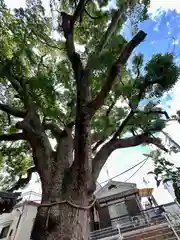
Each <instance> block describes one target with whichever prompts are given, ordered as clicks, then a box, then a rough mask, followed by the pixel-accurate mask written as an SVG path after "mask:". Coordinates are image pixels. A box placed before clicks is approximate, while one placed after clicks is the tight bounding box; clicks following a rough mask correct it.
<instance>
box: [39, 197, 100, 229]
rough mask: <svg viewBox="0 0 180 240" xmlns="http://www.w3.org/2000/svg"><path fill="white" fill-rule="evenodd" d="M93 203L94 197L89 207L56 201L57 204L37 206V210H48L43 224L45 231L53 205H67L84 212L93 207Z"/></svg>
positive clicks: (66, 201) (65, 201)
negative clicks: (43, 208) (42, 208)
mask: <svg viewBox="0 0 180 240" xmlns="http://www.w3.org/2000/svg"><path fill="white" fill-rule="evenodd" d="M95 202H96V198H95V197H94V200H93V201H92V203H91V204H90V205H89V206H81V205H78V204H75V203H73V202H71V201H68V200H63V201H58V202H53V203H43V204H41V205H39V206H38V209H39V208H41V207H47V208H48V212H47V217H46V224H45V228H46V230H47V228H48V223H49V215H50V211H51V208H50V207H52V206H55V205H60V204H68V205H70V206H71V207H73V208H77V209H82V210H86V211H87V210H89V209H90V208H92V207H93V205H94V204H95Z"/></svg>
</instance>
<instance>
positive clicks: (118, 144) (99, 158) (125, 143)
mask: <svg viewBox="0 0 180 240" xmlns="http://www.w3.org/2000/svg"><path fill="white" fill-rule="evenodd" d="M144 143H146V144H154V145H156V146H157V147H159V148H160V149H162V150H163V151H166V152H167V151H168V150H167V149H166V148H165V147H164V146H163V145H162V144H161V141H160V139H158V138H154V137H151V136H150V135H149V134H147V133H144V134H141V135H137V136H132V137H129V138H124V139H111V140H110V141H109V142H107V143H106V144H104V145H103V146H102V148H101V149H100V150H99V152H98V153H97V154H96V156H95V157H94V159H93V179H95V180H96V179H97V178H98V176H99V173H100V171H101V169H102V167H103V166H104V164H105V162H106V160H107V159H108V157H109V156H110V154H111V153H112V152H113V151H114V150H116V149H121V148H127V147H135V146H138V145H141V144H144Z"/></svg>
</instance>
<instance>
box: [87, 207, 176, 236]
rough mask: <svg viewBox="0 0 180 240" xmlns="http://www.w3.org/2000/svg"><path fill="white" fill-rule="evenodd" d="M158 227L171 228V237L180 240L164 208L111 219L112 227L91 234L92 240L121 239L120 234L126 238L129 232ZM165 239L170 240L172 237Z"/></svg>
mask: <svg viewBox="0 0 180 240" xmlns="http://www.w3.org/2000/svg"><path fill="white" fill-rule="evenodd" d="M179 218H180V217H179ZM157 225H159V226H161V227H163V226H165V228H166V229H168V227H169V228H170V233H171V234H170V236H171V235H172V236H173V237H175V239H179V238H177V237H178V233H176V228H175V227H174V225H173V224H172V222H171V218H170V217H169V216H168V215H167V214H164V211H163V208H162V206H159V207H155V208H150V209H147V210H144V211H141V212H140V213H139V214H138V215H136V216H133V217H131V216H128V215H125V216H122V217H118V218H113V219H111V226H109V227H107V228H102V229H99V230H95V231H92V232H91V233H90V239H91V240H98V239H102V238H109V237H111V236H119V237H118V239H120V234H119V232H121V235H122V236H124V235H126V234H127V233H128V232H133V231H137V232H141V230H142V229H146V230H148V229H151V228H153V229H155V227H156V226H157ZM153 231H154V230H153ZM165 234H166V233H165ZM122 239H124V238H122ZM132 239H133V238H132ZM143 239H146V238H143ZM149 239H150V240H151V237H149ZM164 239H170V237H169V238H164Z"/></svg>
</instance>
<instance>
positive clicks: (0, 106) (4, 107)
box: [0, 103, 26, 118]
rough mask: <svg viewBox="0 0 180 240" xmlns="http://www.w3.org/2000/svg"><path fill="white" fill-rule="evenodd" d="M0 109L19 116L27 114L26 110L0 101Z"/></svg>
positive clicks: (22, 116)
mask: <svg viewBox="0 0 180 240" xmlns="http://www.w3.org/2000/svg"><path fill="white" fill-rule="evenodd" d="M0 110H2V111H4V112H6V113H8V114H10V115H13V116H15V117H19V118H24V117H25V116H26V112H25V111H20V110H19V109H16V108H14V107H11V106H9V105H7V104H2V103H0Z"/></svg>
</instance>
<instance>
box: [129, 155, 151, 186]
mask: <svg viewBox="0 0 180 240" xmlns="http://www.w3.org/2000/svg"><path fill="white" fill-rule="evenodd" d="M147 160H148V158H146V159H145V160H144V162H143V163H142V165H141V166H140V167H139V168H138V169H137V170H136V171H135V172H134V173H133V174H132V175H131V176H130V177H129V178H128V179H126V181H125V182H127V181H129V180H130V179H131V178H132V177H134V175H135V174H136V173H137V172H139V170H140V169H141V168H142V167H143V166H144V165H145V164H146V162H147Z"/></svg>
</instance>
